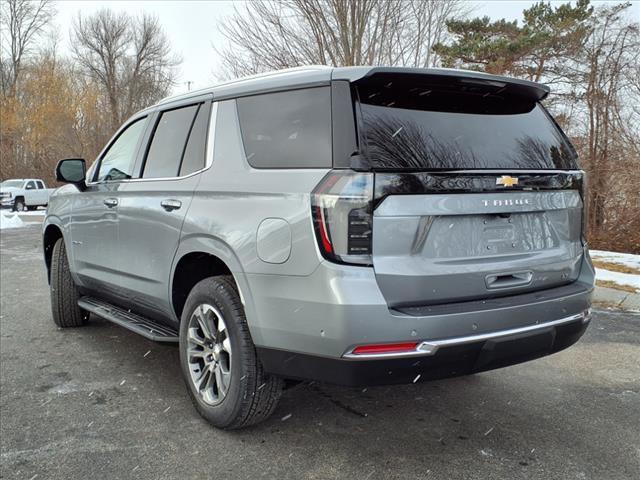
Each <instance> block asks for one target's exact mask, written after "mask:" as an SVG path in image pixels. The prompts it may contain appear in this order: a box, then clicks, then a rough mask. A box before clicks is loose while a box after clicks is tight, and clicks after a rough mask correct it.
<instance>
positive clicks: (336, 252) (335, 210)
mask: <svg viewBox="0 0 640 480" xmlns="http://www.w3.org/2000/svg"><path fill="white" fill-rule="evenodd" d="M372 200H373V174H372V173H359V172H354V171H351V170H333V171H331V172H329V173H328V174H327V175H326V176H325V177H324V178H323V179H322V180H321V181H320V183H319V184H318V186H317V187H316V188H315V189H314V190H313V192H312V193H311V214H312V216H313V225H314V228H315V232H316V238H317V240H318V247H319V248H320V251H321V252H322V255H323V256H324V257H325V258H326V259H327V260H331V261H333V262H339V263H351V264H357V265H371V233H372V229H371V226H372V218H371V214H372Z"/></svg>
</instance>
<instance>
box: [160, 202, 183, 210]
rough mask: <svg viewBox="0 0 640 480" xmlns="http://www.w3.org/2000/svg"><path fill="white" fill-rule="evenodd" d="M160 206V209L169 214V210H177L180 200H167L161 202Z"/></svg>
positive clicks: (180, 204) (180, 203)
mask: <svg viewBox="0 0 640 480" xmlns="http://www.w3.org/2000/svg"><path fill="white" fill-rule="evenodd" d="M160 205H162V208H164V209H165V210H166V211H167V212H170V211H171V210H178V209H179V208H180V207H181V206H182V202H181V201H180V200H172V199H167V200H162V201H161V202H160Z"/></svg>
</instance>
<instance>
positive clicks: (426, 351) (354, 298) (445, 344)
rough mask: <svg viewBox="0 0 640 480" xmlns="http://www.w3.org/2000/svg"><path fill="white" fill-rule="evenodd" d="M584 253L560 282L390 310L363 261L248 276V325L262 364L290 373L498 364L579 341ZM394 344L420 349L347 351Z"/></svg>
mask: <svg viewBox="0 0 640 480" xmlns="http://www.w3.org/2000/svg"><path fill="white" fill-rule="evenodd" d="M584 259H585V260H584V261H583V262H582V266H581V271H580V275H579V278H578V280H577V281H575V282H573V283H571V284H568V285H564V286H561V287H557V288H551V289H547V290H541V291H537V292H530V293H524V294H520V295H512V296H508V297H501V298H492V299H486V300H475V301H468V302H461V303H455V304H444V305H431V306H424V307H410V308H402V309H390V308H389V307H388V305H387V303H386V301H385V299H384V297H383V296H382V293H381V292H380V289H379V288H378V285H377V282H376V277H375V273H374V271H373V269H371V268H361V267H348V266H342V265H334V264H330V263H327V262H323V263H321V264H320V266H319V267H318V269H317V270H316V271H315V272H314V273H313V274H312V275H310V276H308V277H293V276H278V275H251V274H248V275H246V278H247V280H248V283H249V287H250V291H251V297H250V299H248V300H249V301H250V302H251V303H252V308H251V309H250V310H251V311H252V312H253V314H252V315H249V316H248V322H249V328H250V330H251V335H252V337H253V340H254V343H255V344H256V346H257V348H258V351H259V353H260V357H261V360H262V362H263V364H264V366H265V369H266V370H267V371H268V372H270V373H273V374H277V375H281V376H284V377H290V378H306V379H317V380H324V381H329V382H333V383H342V384H351V385H353V384H379V383H382V384H385V383H402V382H406V381H409V382H411V381H413V380H414V378H415V377H416V376H417V375H420V376H421V377H420V378H421V379H428V378H442V377H447V376H452V375H460V374H465V373H470V372H475V371H481V370H487V369H491V368H497V367H498V366H504V365H510V364H513V363H519V362H522V361H525V360H528V359H530V358H536V357H539V356H543V355H547V354H549V353H553V352H555V351H558V350H561V349H563V348H566V347H567V346H569V345H571V344H572V343H574V342H575V341H577V340H578V339H579V338H580V336H581V335H582V333H583V332H584V329H585V328H586V325H587V324H588V322H587V321H583V319H582V317H581V315H583V314H584V312H586V311H587V310H588V309H589V308H590V306H591V295H592V292H593V284H594V270H593V266H592V265H591V262H590V260H589V257H588V253H587V252H586V251H585V256H584ZM245 300H247V299H245ZM572 318H575V319H573V320H572ZM567 319H568V320H567ZM565 320H566V321H565ZM544 339H546V340H544ZM461 340H463V341H461ZM512 341H513V342H515V343H512ZM395 342H417V343H419V344H420V345H421V347H422V350H421V351H416V352H413V354H412V355H409V356H408V357H407V358H397V356H395V357H387V358H362V357H355V358H352V357H350V355H349V354H350V352H351V350H352V349H353V348H354V347H355V346H357V345H367V344H378V343H395ZM529 345H530V346H531V347H532V348H531V349H529V348H525V347H528V346H529ZM498 346H499V348H498ZM496 348H498V350H499V352H498V350H496V351H495V353H491V352H492V351H493V350H495V349H496ZM509 352H512V353H513V354H510V353H509ZM519 352H525V353H526V354H525V353H522V354H521V353H519ZM498 353H499V355H498ZM416 362H418V364H417V365H416ZM323 371H324V372H329V373H328V375H327V374H323V373H322V372H323ZM389 371H392V372H396V373H393V374H389V373H388V372H389ZM401 371H404V372H405V373H404V374H401V373H398V372H401Z"/></svg>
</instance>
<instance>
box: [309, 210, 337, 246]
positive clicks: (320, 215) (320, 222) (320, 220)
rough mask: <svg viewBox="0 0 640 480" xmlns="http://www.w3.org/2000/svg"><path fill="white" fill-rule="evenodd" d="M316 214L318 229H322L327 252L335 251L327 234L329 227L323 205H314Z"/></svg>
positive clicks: (323, 243) (322, 239) (322, 237)
mask: <svg viewBox="0 0 640 480" xmlns="http://www.w3.org/2000/svg"><path fill="white" fill-rule="evenodd" d="M313 209H314V213H315V216H316V222H318V229H319V230H320V239H321V242H322V248H323V249H324V251H325V252H326V253H333V247H332V246H331V241H330V240H329V235H328V234H327V227H326V225H325V219H324V215H323V213H322V208H321V207H313Z"/></svg>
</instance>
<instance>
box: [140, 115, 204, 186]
mask: <svg viewBox="0 0 640 480" xmlns="http://www.w3.org/2000/svg"><path fill="white" fill-rule="evenodd" d="M198 108H199V105H190V106H188V107H182V108H176V109H175V110H167V111H166V112H162V113H161V114H160V118H159V119H158V123H157V124H156V128H155V132H154V133H153V138H152V140H151V144H150V146H149V151H148V152H147V159H146V161H145V165H144V172H143V173H142V177H143V178H165V177H175V176H177V175H178V170H179V169H180V162H181V160H182V155H183V153H184V150H185V144H186V141H187V135H189V131H190V130H191V127H192V124H193V120H194V117H195V115H196V112H197V110H198Z"/></svg>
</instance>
